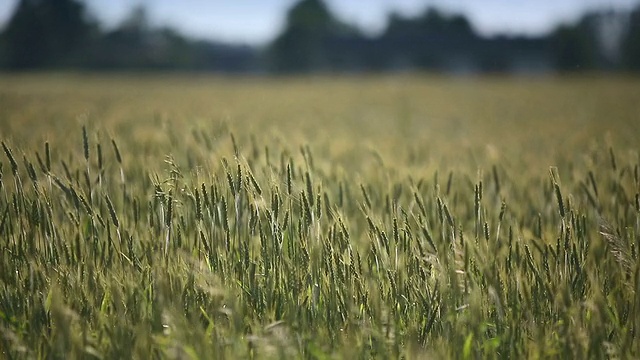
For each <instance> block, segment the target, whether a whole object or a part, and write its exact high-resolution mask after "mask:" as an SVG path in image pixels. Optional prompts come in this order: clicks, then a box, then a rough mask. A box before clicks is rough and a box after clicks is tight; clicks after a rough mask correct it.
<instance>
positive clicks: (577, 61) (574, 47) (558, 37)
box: [551, 17, 597, 71]
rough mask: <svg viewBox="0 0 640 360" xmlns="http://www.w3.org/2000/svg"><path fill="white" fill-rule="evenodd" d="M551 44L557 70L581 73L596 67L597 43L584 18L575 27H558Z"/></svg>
mask: <svg viewBox="0 0 640 360" xmlns="http://www.w3.org/2000/svg"><path fill="white" fill-rule="evenodd" d="M551 44H552V45H551V46H552V52H553V54H554V57H555V66H556V69H557V70H560V71H583V70H589V69H593V68H594V67H595V66H596V60H597V43H596V39H595V34H594V32H593V30H592V29H591V27H590V24H589V21H588V19H587V18H586V17H585V18H583V19H582V21H580V22H579V23H578V24H576V25H563V26H560V27H558V28H557V29H556V30H555V31H554V32H553V34H552V35H551Z"/></svg>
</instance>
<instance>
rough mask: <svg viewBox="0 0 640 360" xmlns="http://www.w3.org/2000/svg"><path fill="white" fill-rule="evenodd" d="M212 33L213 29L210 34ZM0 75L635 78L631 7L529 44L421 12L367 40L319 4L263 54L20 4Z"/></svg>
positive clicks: (0, 47)
mask: <svg viewBox="0 0 640 360" xmlns="http://www.w3.org/2000/svg"><path fill="white" fill-rule="evenodd" d="M212 26H215V25H212ZM0 67H1V68H3V69H8V70H29V69H71V68H72V69H90V70H147V69H151V70H153V69H156V70H196V71H203V70H204V71H218V72H232V73H233V72H243V73H244V72H253V73H255V72H272V73H292V72H294V73H296V72H367V71H375V72H377V71H401V70H416V69H419V70H432V71H444V72H455V73H467V72H473V73H475V72H550V71H592V70H597V71H602V70H604V71H618V70H621V71H640V6H639V7H637V8H636V9H634V10H632V11H630V12H613V11H609V12H594V13H589V14H585V15H584V16H583V17H582V18H581V20H580V21H578V22H577V23H575V24H570V25H567V24H565V25H559V26H558V27H557V28H556V29H555V30H554V31H552V32H551V33H549V34H547V35H542V36H536V37H523V36H516V37H507V36H496V37H490V38H489V37H482V36H480V35H478V34H477V33H476V32H475V31H474V29H473V27H472V25H471V24H470V22H469V21H468V20H467V19H466V18H465V17H464V16H461V15H450V14H445V13H443V12H441V11H439V10H437V9H435V8H428V9H426V10H425V11H424V12H423V13H422V14H419V15H418V16H415V17H403V16H400V15H397V14H391V15H390V17H389V21H388V26H387V28H386V30H385V31H384V32H383V33H382V34H380V35H378V36H375V37H371V36H366V35H364V34H363V33H362V32H361V31H360V30H359V29H358V28H356V27H354V26H353V25H351V24H348V23H345V22H342V21H340V20H339V19H337V18H336V17H335V16H334V14H332V13H331V11H330V10H329V8H328V7H327V6H326V4H325V3H324V2H323V1H322V0H301V1H299V2H298V3H296V4H295V5H294V6H292V8H291V9H289V11H288V13H287V16H286V24H285V27H284V30H283V31H282V32H281V33H280V34H279V35H278V36H277V37H276V38H275V39H274V40H273V41H272V42H271V43H269V44H267V45H266V46H264V47H260V48H258V47H250V46H246V45H237V44H225V43H219V42H212V41H199V40H193V39H190V38H188V37H185V36H183V35H182V34H180V33H179V32H178V31H176V30H174V29H172V28H168V27H153V26H151V25H150V23H149V19H148V16H147V12H146V10H145V8H143V7H140V6H139V7H135V8H134V9H133V10H132V11H131V13H130V14H129V16H128V17H127V18H126V19H125V20H124V21H122V23H121V24H120V25H119V26H117V27H116V28H115V29H112V30H104V29H102V28H101V27H100V26H99V24H98V22H97V20H96V19H95V18H94V17H93V16H92V14H90V13H89V12H88V11H87V9H86V7H85V6H84V4H83V3H82V2H81V1H79V0H20V1H19V2H18V4H17V6H16V8H15V11H14V13H13V14H12V16H11V17H10V19H9V21H8V23H7V24H6V26H5V28H4V29H3V30H2V32H1V33H0Z"/></svg>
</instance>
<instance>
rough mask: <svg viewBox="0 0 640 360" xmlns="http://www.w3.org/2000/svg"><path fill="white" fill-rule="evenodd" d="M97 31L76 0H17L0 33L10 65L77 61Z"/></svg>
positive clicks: (60, 64) (66, 63)
mask: <svg viewBox="0 0 640 360" xmlns="http://www.w3.org/2000/svg"><path fill="white" fill-rule="evenodd" d="M96 34H97V27H96V25H95V22H93V21H92V20H89V18H88V17H87V16H86V14H85V9H84V5H83V4H82V3H81V2H79V1H77V0H20V1H19V3H18V5H17V6H16V11H15V12H14V14H13V15H12V17H11V18H10V20H9V22H8V24H7V26H6V28H5V31H4V32H3V34H2V37H3V42H4V48H5V50H6V60H5V61H6V62H7V65H8V66H9V67H11V68H16V69H20V68H34V67H43V66H72V65H80V64H82V63H83V62H84V60H85V59H83V57H82V50H83V48H85V47H86V46H88V44H89V42H90V40H91V39H92V38H93V36H94V35H96Z"/></svg>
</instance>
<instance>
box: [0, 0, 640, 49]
mask: <svg viewBox="0 0 640 360" xmlns="http://www.w3.org/2000/svg"><path fill="white" fill-rule="evenodd" d="M83 1H84V3H86V4H87V7H88V9H89V11H90V13H91V14H93V15H94V16H95V17H97V18H98V20H99V21H100V23H101V24H103V26H104V27H105V28H113V27H115V26H117V25H118V24H119V23H120V22H121V21H122V20H123V19H124V18H125V17H126V16H127V15H128V14H129V12H130V10H131V8H132V7H133V6H134V5H140V4H141V5H143V6H145V7H146V8H147V10H148V13H149V15H150V18H151V20H152V23H153V24H154V25H169V26H171V27H173V28H175V29H177V30H179V31H180V32H182V33H183V34H185V35H188V36H191V37H195V38H198V39H207V40H220V41H225V42H239V43H245V44H249V45H261V44H265V43H267V42H269V41H270V40H272V39H273V38H274V37H275V36H277V34H278V33H279V32H280V31H281V30H282V28H283V27H284V23H285V17H286V12H287V9H289V8H290V7H291V6H292V5H293V4H294V3H295V2H296V0H83ZM325 1H326V3H327V4H328V6H329V8H330V9H331V10H332V11H333V13H334V14H335V15H336V16H337V17H338V18H340V19H341V20H344V21H347V22H349V23H351V24H354V25H356V26H358V27H359V28H360V29H362V30H363V31H364V32H365V33H368V34H371V35H375V34H378V33H380V32H381V31H383V30H384V28H385V26H386V20H387V16H388V14H389V13H390V12H397V13H399V14H402V15H406V16H410V15H418V14H420V13H421V12H422V11H423V10H424V9H425V8H426V7H428V6H436V7H438V8H439V9H442V10H443V11H445V12H449V13H455V14H462V15H465V16H466V17H467V18H468V19H469V20H470V21H471V23H472V25H473V27H474V28H475V30H476V31H478V32H479V33H480V34H483V35H495V34H518V35H539V34H544V33H546V32H549V31H551V30H552V29H553V28H554V27H555V26H556V25H557V24H559V23H568V22H574V21H576V19H578V18H579V17H580V16H581V15H582V14H583V13H584V12H585V11H587V10H593V9H631V8H633V7H635V6H638V5H639V4H640V0H325ZM17 2H18V0H0V27H4V24H5V23H6V21H7V20H8V18H9V17H10V16H11V13H12V11H13V9H14V7H15V5H16V4H17Z"/></svg>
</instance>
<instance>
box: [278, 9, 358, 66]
mask: <svg viewBox="0 0 640 360" xmlns="http://www.w3.org/2000/svg"><path fill="white" fill-rule="evenodd" d="M356 34H357V31H356V30H355V29H354V28H352V27H350V26H348V25H346V24H343V23H341V22H340V21H338V20H337V19H335V17H334V16H333V14H331V12H330V11H329V9H328V8H327V6H326V5H325V4H324V2H323V1H322V0H302V1H300V2H299V3H297V4H296V5H294V6H293V7H292V8H291V9H290V10H289V12H288V13H287V25H286V27H285V30H284V31H283V32H282V33H281V34H280V36H278V37H277V38H276V39H275V40H274V42H273V43H272V44H271V47H270V49H269V50H270V51H269V52H270V58H271V63H272V64H271V65H272V67H273V69H274V70H276V71H280V72H299V71H309V70H318V69H326V68H330V67H331V66H332V64H334V63H335V62H339V61H340V59H337V58H336V57H334V55H335V54H332V53H331V44H332V43H336V42H337V41H338V40H339V39H340V38H344V37H349V36H355V35H356Z"/></svg>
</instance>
